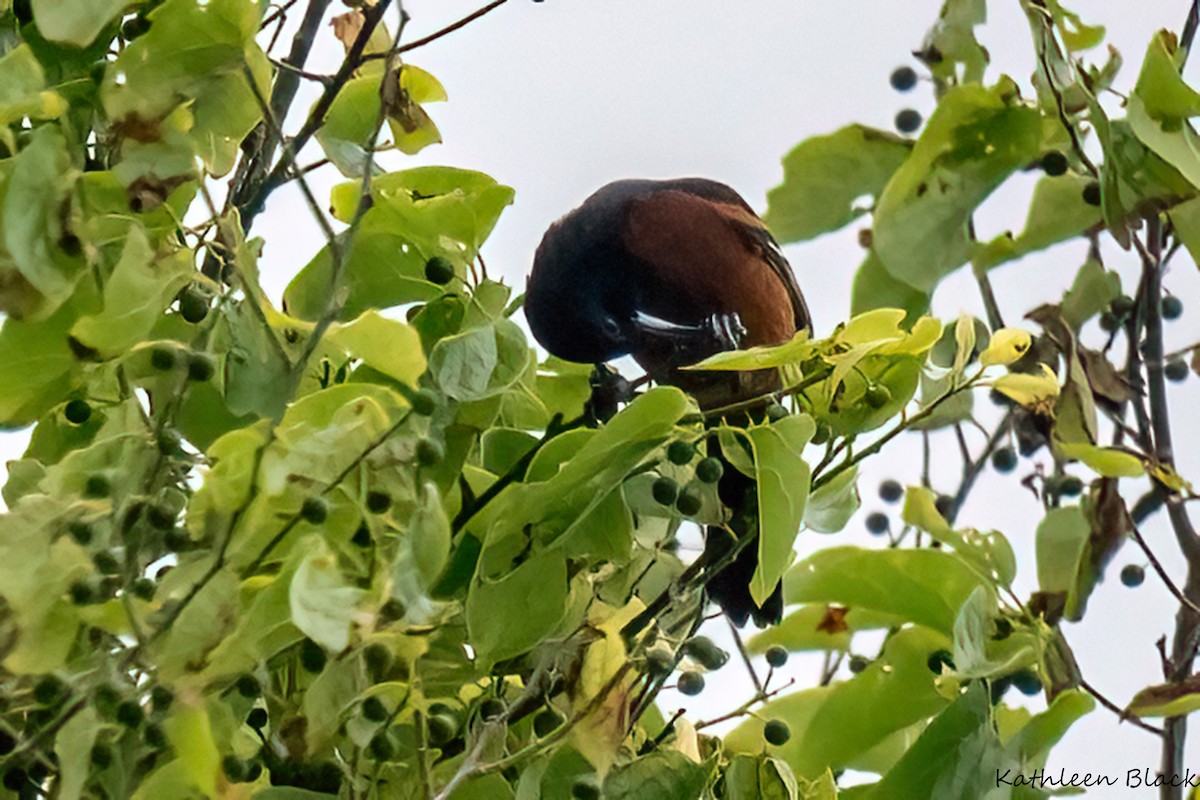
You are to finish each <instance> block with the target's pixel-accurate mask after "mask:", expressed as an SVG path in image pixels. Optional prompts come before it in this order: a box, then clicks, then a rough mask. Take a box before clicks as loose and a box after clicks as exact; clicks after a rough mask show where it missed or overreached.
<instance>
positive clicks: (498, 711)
mask: <svg viewBox="0 0 1200 800" xmlns="http://www.w3.org/2000/svg"><path fill="white" fill-rule="evenodd" d="M506 711H508V707H507V706H505V705H504V701H503V700H497V699H496V698H495V697H489V698H488V699H486V700H484V701H483V702H482V703H480V704H479V717H480V719H484V720H490V719H499V718H500V717H503V716H504V714H505V712H506Z"/></svg>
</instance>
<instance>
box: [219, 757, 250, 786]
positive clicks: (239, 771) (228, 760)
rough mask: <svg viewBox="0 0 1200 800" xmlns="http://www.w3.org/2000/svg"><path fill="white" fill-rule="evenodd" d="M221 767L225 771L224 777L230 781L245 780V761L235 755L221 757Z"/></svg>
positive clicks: (238, 781)
mask: <svg viewBox="0 0 1200 800" xmlns="http://www.w3.org/2000/svg"><path fill="white" fill-rule="evenodd" d="M221 769H222V770H224V771H225V777H227V778H229V781H230V782H231V783H241V782H242V781H244V780H246V762H245V761H243V760H242V759H240V758H238V757H237V756H235V755H228V756H225V757H224V758H222V759H221Z"/></svg>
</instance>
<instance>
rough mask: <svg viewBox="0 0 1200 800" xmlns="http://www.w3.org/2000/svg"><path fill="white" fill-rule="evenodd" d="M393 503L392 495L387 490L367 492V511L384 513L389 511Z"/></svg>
mask: <svg viewBox="0 0 1200 800" xmlns="http://www.w3.org/2000/svg"><path fill="white" fill-rule="evenodd" d="M391 505H392V496H391V495H389V494H388V493H387V492H381V491H377V490H376V491H370V492H367V511H370V512H371V513H372V514H382V513H383V512H385V511H387V510H388V509H389V508H390V507H391Z"/></svg>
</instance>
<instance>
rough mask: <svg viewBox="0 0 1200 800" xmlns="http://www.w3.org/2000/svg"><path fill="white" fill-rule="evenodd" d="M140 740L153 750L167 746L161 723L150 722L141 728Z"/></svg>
mask: <svg viewBox="0 0 1200 800" xmlns="http://www.w3.org/2000/svg"><path fill="white" fill-rule="evenodd" d="M142 741H143V742H145V743H146V744H148V745H149V746H150V747H153V748H154V749H155V750H162V749H164V748H165V747H166V746H167V733H166V731H164V730H163V729H162V726H161V725H154V724H150V725H147V726H146V727H145V728H143V729H142Z"/></svg>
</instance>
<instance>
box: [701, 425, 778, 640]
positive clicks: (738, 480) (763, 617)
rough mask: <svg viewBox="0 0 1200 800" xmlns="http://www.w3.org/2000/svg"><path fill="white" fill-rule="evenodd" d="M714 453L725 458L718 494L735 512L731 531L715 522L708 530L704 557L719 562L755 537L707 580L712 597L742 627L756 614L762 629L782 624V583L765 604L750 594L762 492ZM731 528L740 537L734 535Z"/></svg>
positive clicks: (755, 618) (705, 538)
mask: <svg viewBox="0 0 1200 800" xmlns="http://www.w3.org/2000/svg"><path fill="white" fill-rule="evenodd" d="M717 447H718V448H719V445H717ZM714 455H717V456H718V458H720V459H721V462H722V466H723V467H724V468H725V469H724V472H722V474H721V480H720V483H718V484H717V493H718V494H719V496H720V498H721V502H722V503H724V504H725V505H726V506H727V507H728V508H729V509H730V511H731V512H732V517H731V519H730V522H729V528H728V530H726V529H725V528H721V527H717V526H712V525H710V526H708V527H707V528H706V529H705V532H704V555H703V558H704V559H705V562H706V563H708V564H713V563H716V562H719V561H721V560H722V559H723V558H724V557H726V556H727V555H728V554H729V552H730V551H732V550H733V548H734V547H736V546H737V545H738V544H740V543H742V541H743V540H744V539H745V538H746V537H753V538H752V539H751V540H750V541H748V542H745V544H744V545H742V547H741V549H740V550H739V551H738V553H737V555H736V556H735V557H734V559H733V561H731V562H729V564H727V565H726V566H725V567H724V568H722V569H721V570H720V571H719V572H717V573H716V574H715V575H713V576H712V577H710V578H709V579H708V580H707V581H706V591H707V592H708V597H709V599H711V600H712V601H713V602H715V603H716V604H717V605H718V606H720V607H721V610H722V611H724V612H725V614H726V616H728V617H729V619H731V620H732V621H733V624H734V625H737V626H738V627H739V628H742V627H745V625H746V621H747V620H749V619H750V618H752V617H753V619H754V624H755V625H757V626H758V627H760V628H765V627H767V626H768V625H778V624H779V621H780V620H782V619H783V585H782V583H780V584H777V585H776V586H775V590H774V591H773V592H771V595H770V596H769V597H768V598H767V600H766V602H764V603H763V604H762V605H761V606H759V605H758V603H756V602H754V598H753V597H752V596H751V595H750V580H751V578H753V577H754V571H755V570H756V569H758V542H757V538H758V491H757V489H756V486H755V482H754V480H753V479H752V478H748V477H747V476H745V475H743V474H742V473H741V472H739V471H738V470H737V468H736V467H734V466H733V464H731V463H729V460H728V459H726V458H725V457H724V455H722V454H720V453H719V452H717V453H714ZM730 531H732V532H733V533H734V534H736V537H737V538H734V536H732V535H730Z"/></svg>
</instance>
